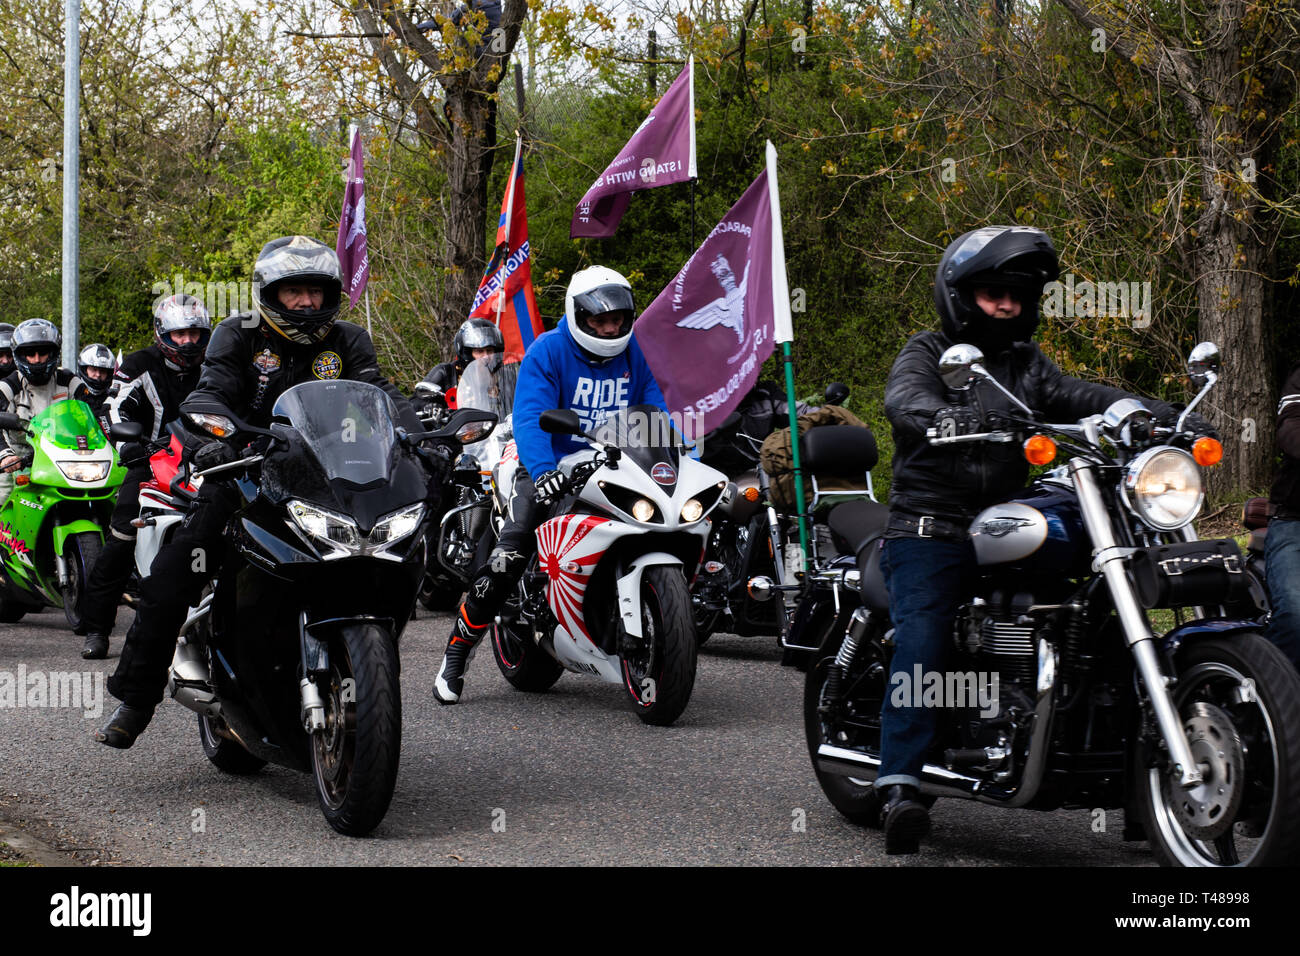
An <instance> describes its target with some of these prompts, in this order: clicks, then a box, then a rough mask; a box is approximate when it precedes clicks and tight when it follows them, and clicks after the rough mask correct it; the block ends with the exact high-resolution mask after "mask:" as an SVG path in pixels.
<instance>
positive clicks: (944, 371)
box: [939, 343, 984, 391]
mask: <svg viewBox="0 0 1300 956" xmlns="http://www.w3.org/2000/svg"><path fill="white" fill-rule="evenodd" d="M983 361H984V353H983V352H981V351H980V350H979V349H978V348H976V347H975V346H973V345H968V344H965V343H962V344H960V345H954V346H952V347H951V348H949V349H948V350H947V351H945V352H944V353H943V355H941V356H939V377H940V378H942V379H943V383H944V384H945V385H947V386H948V387H949V388H955V389H957V390H958V391H963V390H965V389H967V388H970V384H971V379H972V378H974V375H975V373H974V371H973V370H972V369H973V367H974V366H976V365H979V364H981V363H982V362H983Z"/></svg>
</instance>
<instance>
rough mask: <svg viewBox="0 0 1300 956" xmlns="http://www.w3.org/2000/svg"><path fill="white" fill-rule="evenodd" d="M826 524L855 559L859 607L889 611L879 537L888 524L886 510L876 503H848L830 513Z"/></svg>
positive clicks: (887, 510) (885, 507)
mask: <svg viewBox="0 0 1300 956" xmlns="http://www.w3.org/2000/svg"><path fill="white" fill-rule="evenodd" d="M826 523H827V524H828V525H830V529H831V531H833V532H835V534H837V535H838V536H839V537H841V538H843V539H844V541H845V542H847V543H848V545H849V547H850V548H852V549H853V553H854V554H856V555H857V556H858V572H859V574H861V575H862V580H861V583H860V584H859V585H858V590H859V592H860V593H861V595H862V603H863V604H865V605H866V606H867V607H869V608H871V609H873V610H879V611H887V610H888V609H889V592H888V591H886V590H885V576H884V574H883V573H882V572H881V570H880V546H879V545H880V536H881V535H882V534H884V533H885V526H886V525H887V524H888V523H889V507H888V506H887V505H882V504H880V503H878V502H875V501H848V502H845V503H844V504H842V505H839V506H838V507H836V508H832V509H831V513H830V514H829V515H828V516H827V519H826Z"/></svg>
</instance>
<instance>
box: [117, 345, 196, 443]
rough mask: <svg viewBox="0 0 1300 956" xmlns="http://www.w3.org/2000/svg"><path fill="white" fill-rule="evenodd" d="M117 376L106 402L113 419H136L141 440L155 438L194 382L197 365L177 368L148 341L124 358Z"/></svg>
mask: <svg viewBox="0 0 1300 956" xmlns="http://www.w3.org/2000/svg"><path fill="white" fill-rule="evenodd" d="M117 377H118V380H119V381H120V382H121V385H120V387H119V388H118V392H117V395H116V396H115V397H113V398H111V399H109V402H108V405H109V408H110V410H111V415H112V418H113V420H114V421H122V422H138V423H139V424H140V426H141V429H142V432H143V434H142V436H141V440H142V441H157V440H158V438H159V437H160V436H161V435H162V431H163V429H164V428H165V427H166V426H167V425H168V423H170V422H173V421H175V420H176V418H177V417H178V416H179V415H180V413H181V402H183V401H184V400H185V397H186V396H187V395H189V394H190V392H192V391H194V386H195V385H197V384H198V382H199V367H198V366H195V367H194V368H185V369H183V368H179V367H177V366H175V365H173V364H172V363H170V362H168V361H167V359H166V358H165V357H164V356H163V354H162V350H161V349H159V348H158V346H157V345H151V346H149V347H148V348H143V349H140V350H139V351H138V352H132V353H131V354H130V355H128V356H127V357H126V358H124V359H123V360H122V367H121V368H119V369H118V370H117ZM128 383H129V384H128Z"/></svg>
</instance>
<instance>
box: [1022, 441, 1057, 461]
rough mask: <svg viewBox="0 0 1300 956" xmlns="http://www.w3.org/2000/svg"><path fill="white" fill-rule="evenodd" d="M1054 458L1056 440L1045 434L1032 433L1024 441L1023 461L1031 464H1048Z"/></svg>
mask: <svg viewBox="0 0 1300 956" xmlns="http://www.w3.org/2000/svg"><path fill="white" fill-rule="evenodd" d="M1055 460H1056V442H1054V441H1052V440H1051V439H1050V438H1048V437H1047V436H1046V435H1033V436H1032V437H1030V438H1029V439H1027V440H1026V441H1025V461H1027V462H1029V463H1030V464H1031V465H1050V464H1051V463H1052V462H1053V461H1055Z"/></svg>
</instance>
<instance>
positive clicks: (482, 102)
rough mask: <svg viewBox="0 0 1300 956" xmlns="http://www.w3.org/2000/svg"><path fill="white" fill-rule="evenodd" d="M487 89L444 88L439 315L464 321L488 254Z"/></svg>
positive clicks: (492, 139) (490, 115) (491, 138)
mask: <svg viewBox="0 0 1300 956" xmlns="http://www.w3.org/2000/svg"><path fill="white" fill-rule="evenodd" d="M492 106H493V104H492V102H491V100H489V99H488V97H487V96H486V95H483V94H482V93H476V91H473V90H469V89H466V88H464V87H463V86H462V85H461V84H456V85H455V86H450V87H448V89H447V101H446V108H445V113H446V116H447V122H448V125H449V126H450V129H451V144H450V146H449V147H448V150H447V153H446V160H445V162H446V167H445V168H446V172H447V189H448V192H449V200H448V216H447V220H446V223H447V241H446V245H445V246H444V247H443V256H442V265H443V268H444V269H445V270H446V273H447V284H446V286H445V291H444V293H443V310H442V311H443V317H444V320H445V321H447V322H448V323H451V324H455V323H456V322H457V321H463V320H464V319H465V318H466V317H467V316H468V315H469V308H470V304H471V303H472V302H473V300H474V293H475V292H476V291H477V290H478V284H479V281H480V280H481V279H482V278H483V269H484V267H485V266H486V265H487V255H486V251H485V246H484V242H483V233H484V227H485V225H486V222H487V214H488V201H487V183H488V174H489V173H490V172H491V169H492V160H493V157H494V151H493V149H492V147H493V146H495V144H496V135H495V133H496V130H495V128H494V124H495V122H496V111H495V110H494V109H492Z"/></svg>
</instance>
